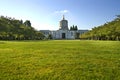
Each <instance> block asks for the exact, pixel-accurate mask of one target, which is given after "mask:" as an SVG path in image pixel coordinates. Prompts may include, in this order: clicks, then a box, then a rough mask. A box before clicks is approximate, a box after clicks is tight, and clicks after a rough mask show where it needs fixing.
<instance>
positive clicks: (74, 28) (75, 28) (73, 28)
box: [70, 25, 78, 31]
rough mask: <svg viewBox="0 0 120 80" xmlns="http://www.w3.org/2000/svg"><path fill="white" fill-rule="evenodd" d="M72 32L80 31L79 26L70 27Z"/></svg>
mask: <svg viewBox="0 0 120 80" xmlns="http://www.w3.org/2000/svg"><path fill="white" fill-rule="evenodd" d="M70 30H75V31H77V30H78V28H77V25H76V26H74V25H73V26H71V27H70Z"/></svg>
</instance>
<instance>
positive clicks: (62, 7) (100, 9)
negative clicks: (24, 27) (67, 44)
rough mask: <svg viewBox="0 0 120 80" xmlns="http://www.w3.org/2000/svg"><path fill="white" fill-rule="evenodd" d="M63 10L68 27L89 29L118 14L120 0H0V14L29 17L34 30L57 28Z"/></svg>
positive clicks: (22, 17)
mask: <svg viewBox="0 0 120 80" xmlns="http://www.w3.org/2000/svg"><path fill="white" fill-rule="evenodd" d="M63 14H64V15H65V19H67V20H68V22H69V23H68V24H69V27H70V26H72V25H77V26H78V28H79V29H91V28H93V27H95V26H99V25H102V24H104V23H105V22H109V21H111V20H113V19H114V18H115V17H116V15H118V14H120V0H0V15H3V16H8V17H12V18H16V19H19V20H21V19H22V20H23V21H25V20H30V21H31V23H32V26H33V27H34V28H35V29H37V30H58V29H59V21H60V20H61V19H62V15H63Z"/></svg>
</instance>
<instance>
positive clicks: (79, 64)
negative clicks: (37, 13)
mask: <svg viewBox="0 0 120 80" xmlns="http://www.w3.org/2000/svg"><path fill="white" fill-rule="evenodd" d="M0 80H120V42H119V41H80V40H51V41H20V42H19V41H0Z"/></svg>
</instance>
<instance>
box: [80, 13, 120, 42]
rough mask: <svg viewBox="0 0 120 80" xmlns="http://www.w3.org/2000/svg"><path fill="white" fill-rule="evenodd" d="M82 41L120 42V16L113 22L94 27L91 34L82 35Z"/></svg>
mask: <svg viewBox="0 0 120 80" xmlns="http://www.w3.org/2000/svg"><path fill="white" fill-rule="evenodd" d="M80 38H82V39H93V40H120V15H118V16H117V18H115V19H114V20H113V21H111V22H106V23H105V24H103V25H101V26H98V27H94V28H92V30H90V31H89V32H87V33H85V34H82V35H80Z"/></svg>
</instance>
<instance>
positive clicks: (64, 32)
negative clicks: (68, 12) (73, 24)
mask: <svg viewBox="0 0 120 80" xmlns="http://www.w3.org/2000/svg"><path fill="white" fill-rule="evenodd" d="M87 31H88V30H77V31H72V30H69V28H68V21H67V20H65V18H64V16H63V19H62V20H61V21H60V28H59V30H56V31H50V30H40V32H42V33H43V34H44V35H45V36H46V37H47V36H48V35H51V36H52V38H53V39H76V38H78V37H79V35H80V34H83V33H85V32H87Z"/></svg>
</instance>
